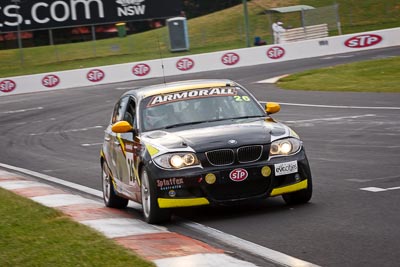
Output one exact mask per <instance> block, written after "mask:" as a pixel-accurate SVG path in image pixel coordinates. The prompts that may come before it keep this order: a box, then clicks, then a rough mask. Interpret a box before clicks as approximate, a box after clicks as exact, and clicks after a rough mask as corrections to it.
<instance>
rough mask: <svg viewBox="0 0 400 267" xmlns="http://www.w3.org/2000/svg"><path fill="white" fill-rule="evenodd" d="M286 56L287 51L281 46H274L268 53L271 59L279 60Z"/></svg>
mask: <svg viewBox="0 0 400 267" xmlns="http://www.w3.org/2000/svg"><path fill="white" fill-rule="evenodd" d="M284 55H285V49H284V48H283V47H280V46H273V47H271V48H270V49H268V51H267V57H269V58H270V59H279V58H281V57H283V56H284Z"/></svg>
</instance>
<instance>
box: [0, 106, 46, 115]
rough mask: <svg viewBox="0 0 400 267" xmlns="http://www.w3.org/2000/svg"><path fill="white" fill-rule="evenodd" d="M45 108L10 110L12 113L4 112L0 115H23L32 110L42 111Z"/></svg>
mask: <svg viewBox="0 0 400 267" xmlns="http://www.w3.org/2000/svg"><path fill="white" fill-rule="evenodd" d="M41 109H43V107H37V108H27V109H19V110H10V111H3V112H0V113H3V114H14V113H22V112H27V111H32V110H41Z"/></svg>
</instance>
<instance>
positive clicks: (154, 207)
mask: <svg viewBox="0 0 400 267" xmlns="http://www.w3.org/2000/svg"><path fill="white" fill-rule="evenodd" d="M140 178H141V180H142V185H141V195H142V206H143V215H144V219H145V221H146V222H147V223H151V224H153V223H161V222H166V221H169V220H170V219H171V211H170V210H168V209H160V208H159V207H158V203H157V196H156V192H155V187H154V184H153V183H151V182H152V181H151V180H150V177H149V175H148V174H147V171H146V170H145V169H144V168H143V169H142V171H141V174H140Z"/></svg>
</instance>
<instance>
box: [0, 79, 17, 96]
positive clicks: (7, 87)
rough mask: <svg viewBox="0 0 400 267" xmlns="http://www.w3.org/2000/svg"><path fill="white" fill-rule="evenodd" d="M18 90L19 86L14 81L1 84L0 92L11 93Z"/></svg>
mask: <svg viewBox="0 0 400 267" xmlns="http://www.w3.org/2000/svg"><path fill="white" fill-rule="evenodd" d="M15 88H17V84H16V83H15V82H14V81H13V80H3V81H1V82H0V91H1V92H3V93H9V92H11V91H14V89H15Z"/></svg>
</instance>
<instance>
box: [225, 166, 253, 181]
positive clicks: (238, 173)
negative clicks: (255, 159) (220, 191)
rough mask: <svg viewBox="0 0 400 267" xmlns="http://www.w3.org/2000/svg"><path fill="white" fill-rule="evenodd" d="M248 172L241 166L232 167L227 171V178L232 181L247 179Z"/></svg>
mask: <svg viewBox="0 0 400 267" xmlns="http://www.w3.org/2000/svg"><path fill="white" fill-rule="evenodd" d="M248 176H249V173H248V172H247V171H246V170H245V169H242V168H239V169H234V170H233V171H231V172H230V173H229V178H230V179H231V180H232V181H234V182H241V181H244V180H246V179H247V177H248Z"/></svg>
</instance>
